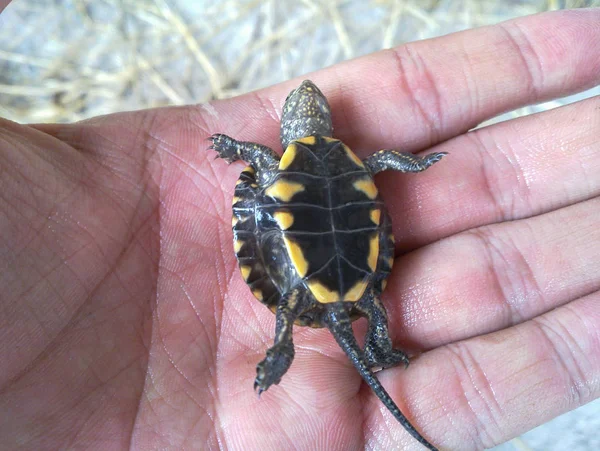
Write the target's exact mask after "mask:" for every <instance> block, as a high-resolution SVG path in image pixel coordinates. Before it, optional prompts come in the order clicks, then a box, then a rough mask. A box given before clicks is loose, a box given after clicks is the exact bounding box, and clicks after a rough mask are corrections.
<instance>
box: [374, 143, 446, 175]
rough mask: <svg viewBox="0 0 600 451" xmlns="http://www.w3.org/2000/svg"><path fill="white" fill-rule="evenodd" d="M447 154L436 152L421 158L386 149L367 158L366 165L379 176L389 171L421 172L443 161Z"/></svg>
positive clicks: (408, 153)
mask: <svg viewBox="0 0 600 451" xmlns="http://www.w3.org/2000/svg"><path fill="white" fill-rule="evenodd" d="M444 155H447V152H435V153H430V154H428V155H425V156H424V157H419V156H417V155H414V154H412V153H410V152H398V151H397V150H389V149H384V150H380V151H379V152H375V153H374V154H373V155H371V156H370V157H368V158H366V159H365V161H364V163H365V165H366V166H367V167H368V168H369V169H370V170H371V172H373V174H377V173H378V172H381V171H387V170H388V169H391V170H394V171H400V172H421V171H424V170H425V169H427V168H428V167H429V166H431V165H432V164H434V163H437V162H438V161H440V160H441V159H442V157H443V156H444Z"/></svg>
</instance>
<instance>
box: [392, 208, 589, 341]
mask: <svg viewBox="0 0 600 451" xmlns="http://www.w3.org/2000/svg"><path fill="white" fill-rule="evenodd" d="M599 222H600V199H592V200H589V201H586V202H582V203H579V204H576V205H573V206H570V207H566V208H562V209H560V210H556V211H553V212H551V213H547V214H544V215H540V216H536V217H534V218H529V219H525V220H520V221H512V222H507V223H501V224H494V225H492V226H487V227H481V228H478V229H474V230H472V231H468V232H465V233H462V234H459V235H456V236H453V237H451V238H448V239H445V240H442V241H440V242H438V243H435V244H432V245H430V246H427V247H425V248H423V249H420V250H418V251H415V252H413V253H411V254H409V255H406V256H405V257H402V258H400V259H397V262H396V266H395V267H394V271H395V272H394V273H393V274H392V277H391V281H390V283H389V284H388V288H387V290H386V292H385V293H384V296H383V300H384V303H385V305H386V306H387V307H388V312H389V315H390V321H391V323H392V324H396V325H398V326H397V327H396V328H395V331H394V332H400V334H399V336H398V337H397V341H396V342H398V343H403V344H410V340H416V342H418V343H419V345H418V347H421V346H422V347H425V348H431V347H436V346H439V345H441V344H445V343H449V342H453V341H456V340H461V339H464V338H467V337H471V336H475V335H479V334H482V333H487V332H492V331H494V330H498V329H501V328H504V327H508V326H511V325H513V324H517V323H520V322H522V321H525V320H527V319H530V318H534V317H535V316H537V315H539V314H541V313H543V312H547V311H549V310H551V309H553V308H556V307H558V306H560V305H563V304H565V303H567V302H569V301H571V300H573V299H576V298H578V297H581V296H584V295H587V294H589V293H592V292H594V291H597V290H599V289H600V278H599V277H598V268H599V267H600V258H599V257H598V256H599V255H600V228H598V223H599ZM399 325H404V328H403V329H402V330H401V331H398V328H399Z"/></svg>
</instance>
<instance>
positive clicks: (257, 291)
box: [252, 288, 263, 301]
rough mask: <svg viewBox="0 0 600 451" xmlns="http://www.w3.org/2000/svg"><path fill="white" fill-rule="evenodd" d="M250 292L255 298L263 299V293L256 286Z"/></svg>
mask: <svg viewBox="0 0 600 451" xmlns="http://www.w3.org/2000/svg"><path fill="white" fill-rule="evenodd" d="M252 294H253V295H254V297H255V298H256V299H258V300H259V301H262V300H263V294H262V291H261V290H259V289H258V288H256V289H254V290H252Z"/></svg>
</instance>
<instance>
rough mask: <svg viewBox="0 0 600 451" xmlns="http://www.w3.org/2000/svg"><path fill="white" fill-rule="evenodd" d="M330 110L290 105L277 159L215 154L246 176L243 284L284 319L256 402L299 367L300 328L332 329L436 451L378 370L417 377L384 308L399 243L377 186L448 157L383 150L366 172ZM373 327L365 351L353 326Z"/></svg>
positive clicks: (234, 146) (314, 91) (248, 145)
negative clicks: (379, 179)
mask: <svg viewBox="0 0 600 451" xmlns="http://www.w3.org/2000/svg"><path fill="white" fill-rule="evenodd" d="M332 136H333V126H332V123H331V112H330V109H329V105H328V103H327V99H326V98H325V96H324V95H323V93H322V92H321V91H320V90H319V88H317V86H315V84H314V83H312V82H311V81H310V80H305V81H304V82H303V83H302V84H301V85H300V86H299V87H298V88H296V89H295V90H293V91H292V92H291V93H290V94H289V95H288V97H287V99H286V100H285V105H284V106H283V115H282V119H281V146H282V148H283V149H285V152H284V153H283V155H282V157H281V158H280V157H279V156H278V155H277V154H276V153H275V152H274V151H273V150H272V149H270V148H269V147H266V146H263V145H261V144H256V143H252V142H243V141H236V140H235V139H233V138H230V137H229V136H226V135H223V134H215V135H213V136H212V137H211V138H210V139H211V141H212V146H210V148H211V149H214V150H215V151H216V152H217V153H218V154H219V156H220V157H221V158H223V159H225V160H226V161H228V162H229V163H231V162H233V161H237V160H243V161H245V162H246V163H248V164H249V166H248V167H246V168H245V169H244V170H243V171H242V173H241V175H240V177H239V179H238V181H237V183H236V187H235V195H234V197H233V219H232V226H233V247H234V249H235V254H236V256H237V259H238V262H239V265H240V271H241V273H242V277H243V278H244V280H245V281H246V283H247V284H248V286H249V287H250V290H251V291H252V294H253V295H254V297H256V299H258V300H259V301H260V302H262V303H263V304H265V305H266V306H267V307H269V308H270V309H271V310H272V311H273V312H274V313H275V315H276V327H275V344H274V345H273V346H272V347H271V348H269V349H268V350H267V355H266V358H265V359H264V360H263V361H262V362H260V363H259V364H258V366H257V368H256V373H257V376H256V380H255V382H254V388H255V389H258V392H259V394H260V393H261V392H263V391H264V390H267V389H268V388H269V387H270V386H271V385H272V384H278V383H279V382H280V380H281V377H282V376H283V375H284V374H285V372H286V371H287V370H288V368H289V367H290V365H291V363H292V360H293V358H294V345H293V343H292V327H293V325H294V323H295V324H298V325H301V326H311V327H327V328H328V329H329V330H330V331H331V333H332V334H333V336H334V337H335V339H336V341H337V342H338V344H339V345H340V346H341V348H342V349H343V350H344V352H345V353H346V354H347V355H348V357H349V358H350V360H351V361H352V363H353V365H354V366H355V367H356V369H357V370H358V372H359V373H360V375H361V376H362V377H363V379H364V380H365V381H366V382H367V384H369V386H370V387H371V388H372V389H373V391H374V392H375V394H376V395H377V396H378V397H379V399H380V400H381V401H382V402H383V404H385V406H386V407H387V408H388V409H389V410H390V412H391V413H392V414H393V415H394V417H395V418H396V419H397V420H398V421H399V422H400V424H402V426H404V428H405V429H406V430H407V431H408V432H409V433H410V434H411V435H412V436H413V437H414V438H415V439H417V440H418V441H419V442H420V443H422V444H423V445H425V446H426V447H427V448H429V449H431V450H435V449H436V448H435V447H434V446H433V445H431V444H430V443H429V442H428V441H427V440H425V438H423V437H422V436H421V434H419V432H417V430H416V429H415V428H414V427H413V426H412V425H411V424H410V422H409V421H408V419H407V418H406V417H405V416H404V415H403V414H402V412H400V409H399V408H398V407H397V406H396V404H395V403H394V401H393V400H392V398H390V396H389V395H388V393H387V392H386V391H385V389H384V388H383V386H382V385H381V384H380V383H379V381H378V380H377V378H376V377H375V376H374V374H373V371H372V368H388V367H391V366H394V365H397V364H404V365H408V362H409V360H408V356H407V355H406V354H405V353H404V352H402V351H400V350H398V349H394V348H393V347H392V342H391V340H390V337H389V333H388V321H387V314H386V310H385V308H384V306H383V304H382V303H381V301H380V295H381V292H382V291H383V290H384V289H385V284H386V279H387V278H388V276H389V274H390V271H391V270H392V265H393V262H394V236H393V235H392V224H391V221H390V218H389V216H388V214H387V212H386V209H385V206H384V205H383V202H382V201H381V198H380V197H379V194H378V192H377V188H376V186H375V184H374V183H373V176H374V175H375V174H377V173H378V172H381V171H385V170H388V169H391V170H395V171H400V172H421V171H424V170H425V169H427V168H428V167H429V166H431V165H432V164H434V163H436V162H438V161H439V160H440V159H441V158H442V157H443V156H444V155H445V153H444V152H437V153H431V154H429V155H426V156H425V157H422V158H421V157H418V156H415V155H412V154H410V153H405V152H398V151H395V150H380V151H379V152H376V153H375V154H373V155H371V156H370V157H368V158H366V159H365V160H364V161H361V160H360V159H359V158H358V157H357V156H356V155H355V154H354V153H353V152H352V150H350V148H349V147H348V146H346V145H345V144H344V143H343V142H341V141H339V140H337V139H335V138H333V137H332ZM359 317H365V318H366V319H367V321H368V323H369V326H368V331H367V335H366V340H365V346H364V349H363V350H361V349H360V347H359V346H358V344H357V342H356V339H355V337H354V335H353V332H352V327H351V322H352V321H353V320H355V319H357V318H359Z"/></svg>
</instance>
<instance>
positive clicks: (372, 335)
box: [356, 294, 409, 368]
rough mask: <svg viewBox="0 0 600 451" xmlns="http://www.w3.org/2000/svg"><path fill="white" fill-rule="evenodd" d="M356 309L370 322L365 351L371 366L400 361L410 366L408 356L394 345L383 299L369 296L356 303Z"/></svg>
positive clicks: (388, 365)
mask: <svg viewBox="0 0 600 451" xmlns="http://www.w3.org/2000/svg"><path fill="white" fill-rule="evenodd" d="M356 309H357V310H358V311H359V313H360V314H361V315H362V316H364V317H365V318H367V321H368V322H369V329H368V330H367V335H366V338H365V351H364V353H365V359H366V361H367V364H368V365H369V367H371V368H377V367H381V368H389V367H392V366H396V365H399V364H400V363H403V364H404V366H408V363H409V360H408V356H407V355H406V354H405V353H404V352H402V351H400V350H399V349H394V348H393V347H392V340H391V338H390V334H389V330H388V318H387V312H386V311H385V307H384V306H383V304H382V303H381V300H379V298H378V297H377V296H375V295H374V294H373V295H371V296H367V297H366V298H364V299H362V300H361V301H360V302H359V303H358V304H357V305H356Z"/></svg>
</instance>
